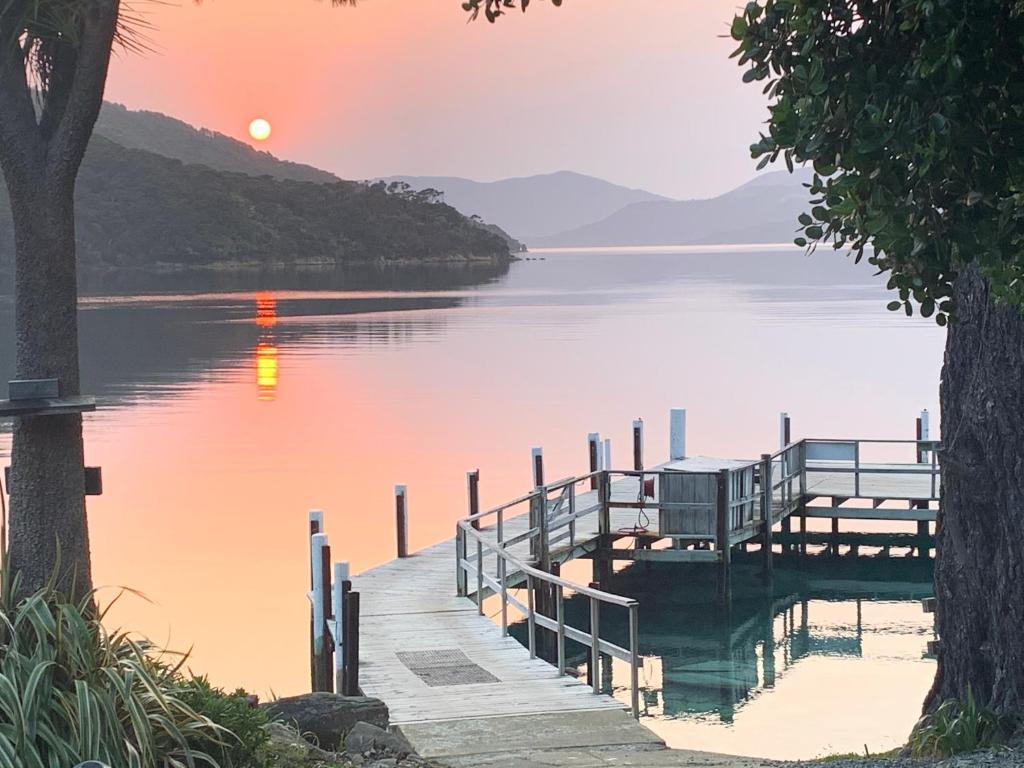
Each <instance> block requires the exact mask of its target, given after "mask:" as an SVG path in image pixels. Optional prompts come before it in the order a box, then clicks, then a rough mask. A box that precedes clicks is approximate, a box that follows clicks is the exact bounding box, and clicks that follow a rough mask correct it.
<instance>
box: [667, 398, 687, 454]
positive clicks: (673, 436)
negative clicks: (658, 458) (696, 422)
mask: <svg viewBox="0 0 1024 768" xmlns="http://www.w3.org/2000/svg"><path fill="white" fill-rule="evenodd" d="M668 458H669V460H670V461H679V460H680V459H685V458H686V409H685V408H673V409H672V410H671V411H669V417H668Z"/></svg>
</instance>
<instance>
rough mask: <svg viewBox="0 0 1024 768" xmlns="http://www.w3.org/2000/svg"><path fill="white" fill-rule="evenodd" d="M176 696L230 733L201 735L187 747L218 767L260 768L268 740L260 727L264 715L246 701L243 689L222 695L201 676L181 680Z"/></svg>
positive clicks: (264, 730) (263, 763)
mask: <svg viewBox="0 0 1024 768" xmlns="http://www.w3.org/2000/svg"><path fill="white" fill-rule="evenodd" d="M180 685H181V687H180V689H179V693H178V696H179V698H180V699H181V701H183V702H184V703H185V704H186V705H188V706H189V707H191V708H192V709H193V710H194V711H196V712H198V713H199V714H200V715H202V716H203V717H206V718H208V719H209V720H211V721H213V722H214V723H216V724H217V725H219V726H220V727H222V728H224V729H225V730H227V731H229V732H230V734H231V735H230V736H226V737H220V736H211V735H206V734H204V735H202V736H201V737H199V738H192V739H190V740H189V746H190V747H191V748H192V749H195V750H197V751H201V752H206V753H207V754H210V755H212V756H213V757H214V759H215V760H216V761H217V762H218V763H219V764H220V766H221V768H264V766H265V765H266V762H267V760H266V757H265V756H264V748H265V747H266V745H267V743H268V741H269V740H270V737H269V736H268V735H267V731H266V729H265V727H264V726H266V724H267V720H268V718H267V715H266V713H265V712H264V711H263V710H262V709H260V708H259V707H255V706H253V705H252V704H250V702H249V694H248V693H247V692H246V691H244V690H241V689H239V690H237V691H235V692H234V693H231V694H229V693H226V692H225V691H223V690H221V689H220V688H215V687H213V686H212V685H210V682H209V680H207V679H206V678H205V677H193V678H190V679H184V680H182V681H181V683H180Z"/></svg>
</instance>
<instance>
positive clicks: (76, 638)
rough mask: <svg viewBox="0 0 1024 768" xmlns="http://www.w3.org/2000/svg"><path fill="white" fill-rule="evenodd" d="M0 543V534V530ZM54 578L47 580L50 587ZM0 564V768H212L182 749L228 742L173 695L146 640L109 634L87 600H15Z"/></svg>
mask: <svg viewBox="0 0 1024 768" xmlns="http://www.w3.org/2000/svg"><path fill="white" fill-rule="evenodd" d="M0 540H2V533H0ZM55 580H56V579H54V581H55ZM18 581H19V580H18V578H17V577H16V576H14V577H12V575H11V573H10V569H9V567H8V565H7V563H6V558H4V562H3V563H2V567H0V768H67V767H68V766H72V765H76V764H77V763H79V762H81V761H84V760H99V761H101V762H104V763H106V764H107V765H109V766H110V767H111V768H154V767H159V768H196V766H198V765H206V766H211V767H212V768H217V762H216V761H215V760H214V759H213V758H211V757H210V756H209V755H208V754H206V753H203V752H198V751H195V750H190V749H189V746H188V745H189V743H190V742H192V743H197V742H199V743H206V744H209V743H213V744H220V743H226V742H227V741H229V740H230V739H231V738H232V736H231V734H229V733H228V732H227V731H226V730H224V729H223V728H221V727H220V726H218V725H216V724H215V723H213V722H212V721H211V720H209V719H208V718H206V717H204V716H202V715H200V714H198V713H197V712H196V711H195V710H194V709H192V708H191V707H189V706H188V705H187V704H185V703H184V701H183V700H182V698H181V694H182V692H183V691H184V690H186V689H184V688H183V687H182V686H181V683H180V680H181V677H180V674H179V670H180V668H181V665H182V664H183V663H184V661H185V658H186V657H185V656H181V657H180V658H178V660H177V663H176V664H174V665H171V664H168V663H167V662H166V658H167V656H166V654H163V653H160V652H158V651H157V650H156V649H155V648H154V647H153V646H152V645H151V644H150V643H148V642H147V641H144V640H140V639H137V638H135V637H133V636H131V635H129V634H128V633H125V632H120V631H117V632H108V631H107V630H106V629H105V628H104V626H103V620H104V618H105V616H106V613H107V611H108V610H109V609H110V605H113V602H116V600H115V601H113V602H112V603H111V604H110V605H108V606H107V607H106V608H105V609H103V610H98V609H97V608H96V607H95V605H94V602H93V601H94V595H92V594H90V595H89V596H88V597H87V598H85V599H83V601H82V602H80V603H77V604H74V603H69V602H67V601H66V600H65V599H64V598H63V597H61V596H60V594H59V593H58V592H57V591H55V590H54V589H53V585H52V584H51V585H50V586H48V587H47V588H45V589H42V590H39V591H37V592H35V593H33V594H31V595H28V596H24V595H23V593H22V592H21V591H20V590H19V589H18V586H19V584H18Z"/></svg>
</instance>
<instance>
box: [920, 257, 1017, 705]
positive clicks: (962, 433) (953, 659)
mask: <svg viewBox="0 0 1024 768" xmlns="http://www.w3.org/2000/svg"><path fill="white" fill-rule="evenodd" d="M955 301H956V319H955V321H954V322H953V323H951V325H950V328H949V333H948V336H947V341H946V357H945V364H944V365H943V369H942V387H941V406H942V441H943V451H942V454H941V458H942V504H941V510H940V512H939V518H938V531H937V538H936V559H935V595H936V597H937V600H936V626H937V629H938V633H939V639H940V641H941V643H940V646H939V663H938V671H937V673H936V677H935V683H934V685H933V686H932V690H931V692H930V693H929V695H928V699H927V700H926V702H925V711H931V710H933V709H934V708H935V707H936V706H938V705H939V704H940V703H941V702H942V701H943V700H945V699H959V700H960V701H964V700H966V698H967V694H968V690H970V691H971V692H972V693H973V695H974V697H975V700H976V701H977V702H978V703H979V705H982V706H985V707H990V708H992V709H993V710H995V711H997V712H1002V713H1010V712H1022V711H1024V640H1022V639H1024V317H1022V316H1021V314H1019V313H1018V312H1017V311H1016V310H1014V309H1012V308H1008V307H1005V306H998V305H996V304H994V303H993V301H992V299H991V297H990V294H989V286H988V283H987V281H986V280H984V279H983V278H982V277H981V276H980V274H979V272H978V269H977V267H976V266H972V267H970V268H968V269H967V270H965V271H964V272H963V273H962V274H961V276H960V277H959V279H958V280H957V283H956V287H955Z"/></svg>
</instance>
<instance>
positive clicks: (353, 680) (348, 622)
mask: <svg viewBox="0 0 1024 768" xmlns="http://www.w3.org/2000/svg"><path fill="white" fill-rule="evenodd" d="M344 637H345V642H344V649H345V666H344V673H343V677H344V681H345V690H344V691H342V694H343V695H345V696H358V695H359V693H360V691H359V593H358V592H349V593H348V594H346V596H345V635H344Z"/></svg>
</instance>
